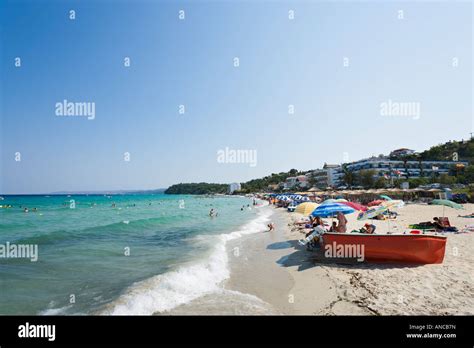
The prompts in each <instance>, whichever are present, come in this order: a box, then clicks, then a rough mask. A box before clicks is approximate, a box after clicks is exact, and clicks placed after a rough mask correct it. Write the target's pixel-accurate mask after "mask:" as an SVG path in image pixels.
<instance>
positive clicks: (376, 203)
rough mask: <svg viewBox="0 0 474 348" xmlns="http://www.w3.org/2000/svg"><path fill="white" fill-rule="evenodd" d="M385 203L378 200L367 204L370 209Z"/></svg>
mask: <svg viewBox="0 0 474 348" xmlns="http://www.w3.org/2000/svg"><path fill="white" fill-rule="evenodd" d="M383 202H384V201H383V200H382V199H376V200H375V201H372V202H369V203H368V204H367V206H368V207H373V206H376V205H380V204H381V203H383Z"/></svg>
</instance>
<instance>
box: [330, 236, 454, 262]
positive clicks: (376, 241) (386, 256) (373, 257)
mask: <svg viewBox="0 0 474 348" xmlns="http://www.w3.org/2000/svg"><path fill="white" fill-rule="evenodd" d="M321 239H322V244H323V247H324V249H323V250H327V249H326V246H328V245H330V246H331V247H333V249H334V247H336V246H339V245H342V246H347V249H346V250H350V247H353V246H358V248H359V249H361V247H362V246H363V247H364V249H363V254H364V260H367V261H372V262H374V261H375V262H400V263H423V264H426V263H442V262H443V259H444V252H445V247H446V237H445V236H441V235H428V234H365V233H331V232H327V233H324V234H323V235H322V238H321ZM340 249H341V250H342V248H340Z"/></svg>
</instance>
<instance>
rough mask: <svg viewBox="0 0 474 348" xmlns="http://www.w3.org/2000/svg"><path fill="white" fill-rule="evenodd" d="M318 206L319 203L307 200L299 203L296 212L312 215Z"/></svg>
mask: <svg viewBox="0 0 474 348" xmlns="http://www.w3.org/2000/svg"><path fill="white" fill-rule="evenodd" d="M317 207H318V204H316V203H312V202H306V203H301V204H299V205H298V206H297V207H296V209H295V213H300V214H303V215H305V216H308V215H310V214H311V213H312V212H313V211H314V210H315V209H316V208H317Z"/></svg>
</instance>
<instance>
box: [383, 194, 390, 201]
mask: <svg viewBox="0 0 474 348" xmlns="http://www.w3.org/2000/svg"><path fill="white" fill-rule="evenodd" d="M380 198H382V199H385V200H386V201H391V200H392V199H391V198H390V197H389V196H387V195H380Z"/></svg>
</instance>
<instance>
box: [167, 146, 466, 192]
mask: <svg viewBox="0 0 474 348" xmlns="http://www.w3.org/2000/svg"><path fill="white" fill-rule="evenodd" d="M392 159H400V158H392ZM402 159H403V160H404V161H420V163H421V161H424V160H432V161H433V160H434V161H436V160H437V161H446V160H451V161H456V160H458V161H468V162H469V165H468V166H467V167H465V168H460V169H457V168H454V166H453V170H452V173H450V174H451V175H446V174H443V175H440V176H434V177H421V178H408V179H406V178H397V179H394V186H399V185H400V183H401V182H403V181H407V180H408V182H409V183H410V187H411V188H414V187H418V186H421V185H427V184H430V183H435V182H436V183H441V184H448V185H449V184H455V183H462V184H470V183H474V139H470V140H465V141H450V142H448V143H445V144H440V145H436V146H433V147H431V148H430V149H429V150H426V151H423V152H420V153H417V154H413V155H408V156H404V157H403V158H402ZM420 168H422V167H421V166H420ZM342 170H343V173H344V175H343V181H344V183H345V184H346V185H347V186H349V187H352V186H362V187H364V188H383V187H385V186H386V184H387V179H385V178H383V177H379V178H375V177H374V172H373V171H372V170H365V171H361V172H359V173H358V174H356V173H354V172H351V171H349V170H348V169H347V167H346V165H343V167H342ZM306 173H308V172H307V171H298V170H296V169H291V170H289V171H288V172H280V173H272V174H271V175H267V176H265V177H263V178H260V179H253V180H250V181H247V182H245V183H243V184H242V189H241V190H240V191H239V192H236V193H238V194H242V193H252V192H259V191H260V192H261V191H268V190H269V186H270V185H274V187H273V188H272V189H271V191H273V192H281V190H282V187H281V186H278V185H280V184H281V183H283V182H285V180H286V179H287V178H288V177H290V176H297V175H304V174H306ZM422 175H423V170H422ZM309 184H310V187H311V186H314V185H315V181H314V178H312V177H310V178H309ZM227 187H228V185H226V184H208V183H204V182H202V183H190V184H177V185H173V186H170V187H169V188H168V189H167V190H166V191H165V193H167V194H215V193H226V191H227Z"/></svg>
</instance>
